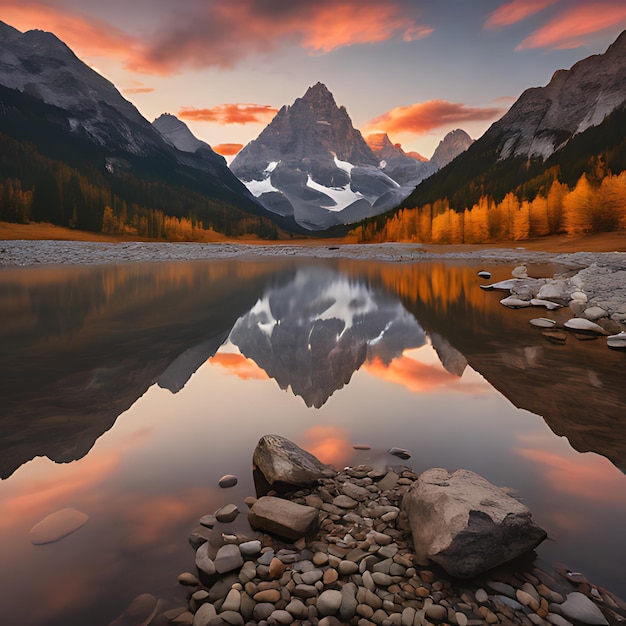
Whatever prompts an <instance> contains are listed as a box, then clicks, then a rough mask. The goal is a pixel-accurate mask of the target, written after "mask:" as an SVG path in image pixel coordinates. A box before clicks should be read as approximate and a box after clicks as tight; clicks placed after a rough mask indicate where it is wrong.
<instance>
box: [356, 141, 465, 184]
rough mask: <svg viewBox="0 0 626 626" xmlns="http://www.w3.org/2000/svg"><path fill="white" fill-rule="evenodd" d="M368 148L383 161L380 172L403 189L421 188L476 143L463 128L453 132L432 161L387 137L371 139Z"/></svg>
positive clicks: (438, 147) (441, 142) (442, 143)
mask: <svg viewBox="0 0 626 626" xmlns="http://www.w3.org/2000/svg"><path fill="white" fill-rule="evenodd" d="M366 141H367V145H368V146H369V147H370V148H371V149H372V152H373V153H374V154H375V155H376V156H377V157H378V159H379V160H380V168H381V169H382V171H383V172H385V174H387V175H388V176H389V177H390V178H393V179H394V180H395V181H396V182H397V183H399V184H400V185H414V186H415V185H419V183H421V182H422V181H423V180H424V179H426V178H428V177H429V176H432V175H433V174H434V173H435V172H437V171H439V170H440V169H441V168H442V167H444V166H446V165H447V164H448V163H450V161H452V160H453V159H455V158H456V157H457V156H459V154H461V153H462V152H465V150H467V148H469V147H470V146H471V145H472V143H473V139H472V138H471V137H470V136H469V135H468V134H467V133H466V132H465V131H464V130H461V129H460V128H457V129H456V130H453V131H451V132H449V133H448V134H447V135H446V136H445V137H444V138H443V139H442V140H441V141H440V142H439V145H438V146H437V148H436V150H435V152H434V153H433V156H432V158H431V159H430V160H428V159H427V158H426V157H423V156H421V155H420V154H418V153H416V152H413V153H407V152H405V151H404V150H403V149H402V148H401V147H400V145H399V144H393V143H391V140H390V139H389V136H388V135H387V134H386V133H374V134H372V135H368V137H367V139H366Z"/></svg>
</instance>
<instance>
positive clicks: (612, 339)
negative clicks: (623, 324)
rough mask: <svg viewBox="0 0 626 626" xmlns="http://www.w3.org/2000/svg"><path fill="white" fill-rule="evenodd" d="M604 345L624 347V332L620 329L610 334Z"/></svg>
mask: <svg viewBox="0 0 626 626" xmlns="http://www.w3.org/2000/svg"><path fill="white" fill-rule="evenodd" d="M606 345H607V346H608V347H609V348H626V332H624V331H621V332H619V333H617V335H610V336H609V337H607V338H606Z"/></svg>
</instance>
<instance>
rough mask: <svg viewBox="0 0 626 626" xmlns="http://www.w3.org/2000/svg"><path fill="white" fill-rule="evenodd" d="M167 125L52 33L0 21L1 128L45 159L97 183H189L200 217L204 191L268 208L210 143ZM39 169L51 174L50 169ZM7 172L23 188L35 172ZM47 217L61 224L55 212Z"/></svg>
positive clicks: (214, 198) (178, 188)
mask: <svg viewBox="0 0 626 626" xmlns="http://www.w3.org/2000/svg"><path fill="white" fill-rule="evenodd" d="M180 124H182V122H180ZM159 126H160V127H161V130H162V131H163V134H161V132H160V131H159V129H158V127H159ZM171 127H172V120H168V118H165V120H162V121H161V122H160V123H159V124H157V126H153V125H152V124H150V122H149V121H148V120H146V119H145V118H144V117H143V116H142V115H141V114H140V113H139V111H138V110H137V109H136V108H135V106H134V105H133V104H132V103H130V102H129V101H128V100H126V99H125V98H124V97H123V96H122V95H121V94H120V92H119V91H118V90H117V89H116V87H115V86H114V85H113V84H112V83H111V82H110V81H108V80H107V79H105V78H104V77H102V76H101V75H99V74H98V73H97V72H95V71H94V70H93V69H91V68H90V67H89V66H87V65H86V64H85V63H83V62H82V61H81V60H80V59H79V58H78V57H76V55H75V54H74V53H73V52H72V51H71V50H70V48H68V47H67V46H66V45H65V44H64V43H63V42H62V41H61V40H59V39H58V38H57V37H56V36H55V35H53V34H52V33H48V32H44V31H40V30H32V31H28V32H25V33H22V32H20V31H18V30H16V29H15V28H12V27H11V26H9V25H7V24H4V23H2V22H0V132H1V133H4V134H5V135H6V136H8V137H10V138H11V139H12V140H15V141H17V142H28V143H29V144H32V145H34V146H35V149H36V150H37V153H38V154H39V155H41V156H42V157H44V159H55V162H62V163H67V164H69V165H70V166H71V167H73V168H77V170H78V171H80V172H83V173H85V172H87V171H89V172H90V174H89V176H91V177H92V178H93V179H94V180H93V181H91V182H92V184H94V185H95V186H98V187H99V188H100V187H103V186H104V185H107V186H108V185H114V186H115V185H116V181H114V180H113V179H114V178H115V177H117V176H119V175H124V176H127V175H129V174H130V175H132V176H133V177H136V178H137V179H138V180H136V181H135V187H142V186H143V185H144V183H143V182H141V181H145V184H149V185H152V186H153V185H155V184H163V185H166V186H168V188H171V189H173V190H175V191H173V193H175V194H176V195H178V196H179V197H183V196H184V195H185V194H186V193H187V190H188V191H190V192H191V193H193V194H199V195H196V196H194V200H193V203H194V204H195V205H196V206H198V215H197V217H198V219H205V221H206V220H208V219H209V214H208V213H207V214H205V212H204V210H203V208H202V205H203V200H202V198H205V199H206V200H207V201H208V202H213V203H215V202H218V203H226V204H227V205H229V206H231V207H233V213H234V214H243V213H244V212H247V213H248V214H250V213H252V214H255V215H265V214H266V212H265V211H264V210H263V208H262V207H261V206H260V205H259V204H258V203H257V202H256V201H255V200H254V198H253V197H252V195H251V194H250V193H249V192H248V191H247V189H246V188H245V187H244V186H243V185H242V184H241V183H240V181H239V180H238V179H237V178H236V177H235V176H234V175H233V174H232V172H231V171H230V170H229V168H228V167H227V165H226V163H225V161H224V159H222V157H220V156H219V155H217V154H215V153H214V152H213V151H212V150H211V148H210V146H208V145H207V144H203V142H199V140H197V139H195V138H193V141H192V140H191V139H190V136H191V137H193V136H192V135H191V133H190V132H189V133H188V135H187V137H186V139H187V142H188V143H187V144H185V145H184V146H183V145H182V144H181V143H180V136H182V135H179V139H178V140H173V139H172V135H171V132H170V131H168V128H169V129H170V130H171ZM168 132H169V134H168ZM179 133H180V131H179ZM189 142H191V143H194V144H195V145H196V149H195V150H193V151H192V150H190V149H189V147H190V145H191V143H189ZM177 144H178V145H177ZM21 145H23V144H21ZM181 146H182V148H183V149H181ZM3 149H6V150H7V151H9V152H11V150H12V151H13V152H11V154H9V152H7V158H10V159H11V160H12V161H13V162H15V161H16V160H17V159H15V158H13V157H15V154H13V153H14V152H15V147H14V146H13V145H11V146H8V145H7V146H6V147H4V148H3ZM96 172H97V174H96ZM44 174H45V176H46V177H48V178H50V177H52V178H54V174H53V173H51V172H45V173H44ZM41 175H43V174H41V172H39V173H37V176H41ZM12 176H13V177H14V178H17V179H18V180H22V181H24V183H23V185H22V186H23V188H24V189H28V187H29V185H30V184H32V183H29V182H28V180H29V178H33V177H34V176H35V174H33V173H32V172H26V171H24V172H20V171H15V172H12ZM96 177H97V178H98V180H97V181H96V180H95V178H96ZM124 184H126V183H124ZM39 186H40V187H41V185H39ZM103 193H104V195H106V192H103ZM119 193H120V194H123V193H126V196H125V197H120V199H122V200H126V201H127V202H128V204H129V205H130V204H131V203H132V202H135V203H136V202H137V200H138V199H139V198H140V197H141V198H142V204H143V202H145V197H144V196H143V192H142V191H137V193H136V194H134V195H130V194H129V193H128V189H125V190H122V189H120V191H119ZM109 195H110V193H109ZM83 204H85V203H83ZM235 207H236V208H235ZM94 210H95V208H94ZM98 210H99V211H102V208H100V209H98ZM165 210H166V208H165ZM60 213H63V210H61V211H60ZM221 214H222V215H223V214H224V211H223V208H222V209H221ZM40 217H43V218H46V217H47V216H40ZM49 219H50V220H51V221H55V223H60V222H58V221H57V220H55V219H54V218H53V217H50V218H49ZM226 219H228V218H226ZM101 222H102V214H101V213H100V216H99V218H98V217H97V216H94V217H93V219H90V220H87V223H88V224H94V225H95V224H98V223H101ZM63 225H67V224H66V223H64V224H63Z"/></svg>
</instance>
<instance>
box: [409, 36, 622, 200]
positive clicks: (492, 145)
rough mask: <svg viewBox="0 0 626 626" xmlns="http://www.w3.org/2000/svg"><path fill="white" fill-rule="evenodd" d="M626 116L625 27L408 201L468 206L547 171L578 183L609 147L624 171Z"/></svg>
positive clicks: (523, 100) (616, 168)
mask: <svg viewBox="0 0 626 626" xmlns="http://www.w3.org/2000/svg"><path fill="white" fill-rule="evenodd" d="M625 119H626V31H624V32H622V34H621V35H620V36H619V37H618V38H617V39H616V41H615V42H614V43H613V44H612V45H611V46H609V48H608V49H607V51H606V52H605V53H604V54H599V55H593V56H590V57H587V58H585V59H583V60H581V61H579V62H578V63H576V64H575V65H574V66H572V68H571V69H570V70H559V71H557V72H556V73H555V74H554V76H553V77H552V80H551V81H550V83H549V84H548V85H546V86H545V87H534V88H531V89H528V90H526V91H525V92H524V93H522V95H521V96H520V97H519V98H518V100H517V101H516V102H515V103H514V104H513V105H512V106H511V108H510V109H509V111H508V112H507V113H506V114H505V115H504V116H503V117H502V118H500V119H499V120H498V121H496V122H495V123H494V124H492V125H491V127H490V128H489V129H488V130H487V132H485V134H484V135H482V137H480V138H479V139H478V140H476V141H475V142H474V143H473V144H472V145H471V146H470V147H469V148H468V149H467V151H466V152H464V153H463V154H461V155H460V156H459V157H458V158H456V159H455V160H454V161H453V162H452V163H450V164H449V165H448V166H446V167H445V168H443V169H442V170H440V171H439V172H437V173H436V174H434V175H433V176H431V177H430V178H428V179H426V180H424V181H423V182H422V183H421V184H420V185H419V186H418V187H417V188H416V190H415V191H414V192H413V193H412V194H411V195H410V196H409V197H408V198H407V199H406V200H405V202H404V203H403V206H409V207H411V206H424V205H425V204H427V203H432V202H435V201H436V200H438V199H442V198H448V199H449V201H450V206H451V207H453V208H455V209H457V210H463V209H464V208H468V207H471V206H472V205H473V204H475V203H476V202H478V200H479V197H480V195H483V194H487V195H490V196H491V197H493V198H494V200H496V201H497V202H499V201H500V200H502V198H503V197H504V196H505V195H506V193H508V192H509V191H517V190H520V189H521V188H522V187H523V186H526V185H527V184H528V183H530V182H532V181H533V180H540V179H541V178H542V177H545V176H546V173H547V172H549V171H552V172H559V177H560V180H561V181H562V182H566V183H568V184H569V185H571V186H573V185H574V184H575V183H576V180H577V179H578V177H580V175H581V174H582V173H583V172H585V171H586V168H587V167H589V162H590V159H594V158H600V157H601V158H604V159H605V160H606V155H607V153H608V152H612V153H614V155H613V156H611V154H609V162H607V165H608V167H609V168H610V169H611V171H612V172H613V173H614V174H618V173H619V172H620V171H622V169H624V161H625V159H624V158H623V152H624V149H623V147H620V146H621V145H622V144H623V142H624V132H623V128H624V123H625ZM602 155H604V157H603V156H602ZM553 176H554V173H553V174H550V176H549V178H550V177H553ZM533 188H534V187H533ZM532 197H534V196H531V197H530V199H532Z"/></svg>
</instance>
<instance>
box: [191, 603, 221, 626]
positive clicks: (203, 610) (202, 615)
mask: <svg viewBox="0 0 626 626" xmlns="http://www.w3.org/2000/svg"><path fill="white" fill-rule="evenodd" d="M216 617H217V611H216V610H215V607H214V606H213V605H212V604H210V603H208V602H207V603H205V604H203V605H202V606H201V607H200V608H199V609H198V610H197V611H196V614H195V615H194V616H193V626H208V625H209V623H210V622H211V620H213V619H215V618H216Z"/></svg>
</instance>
